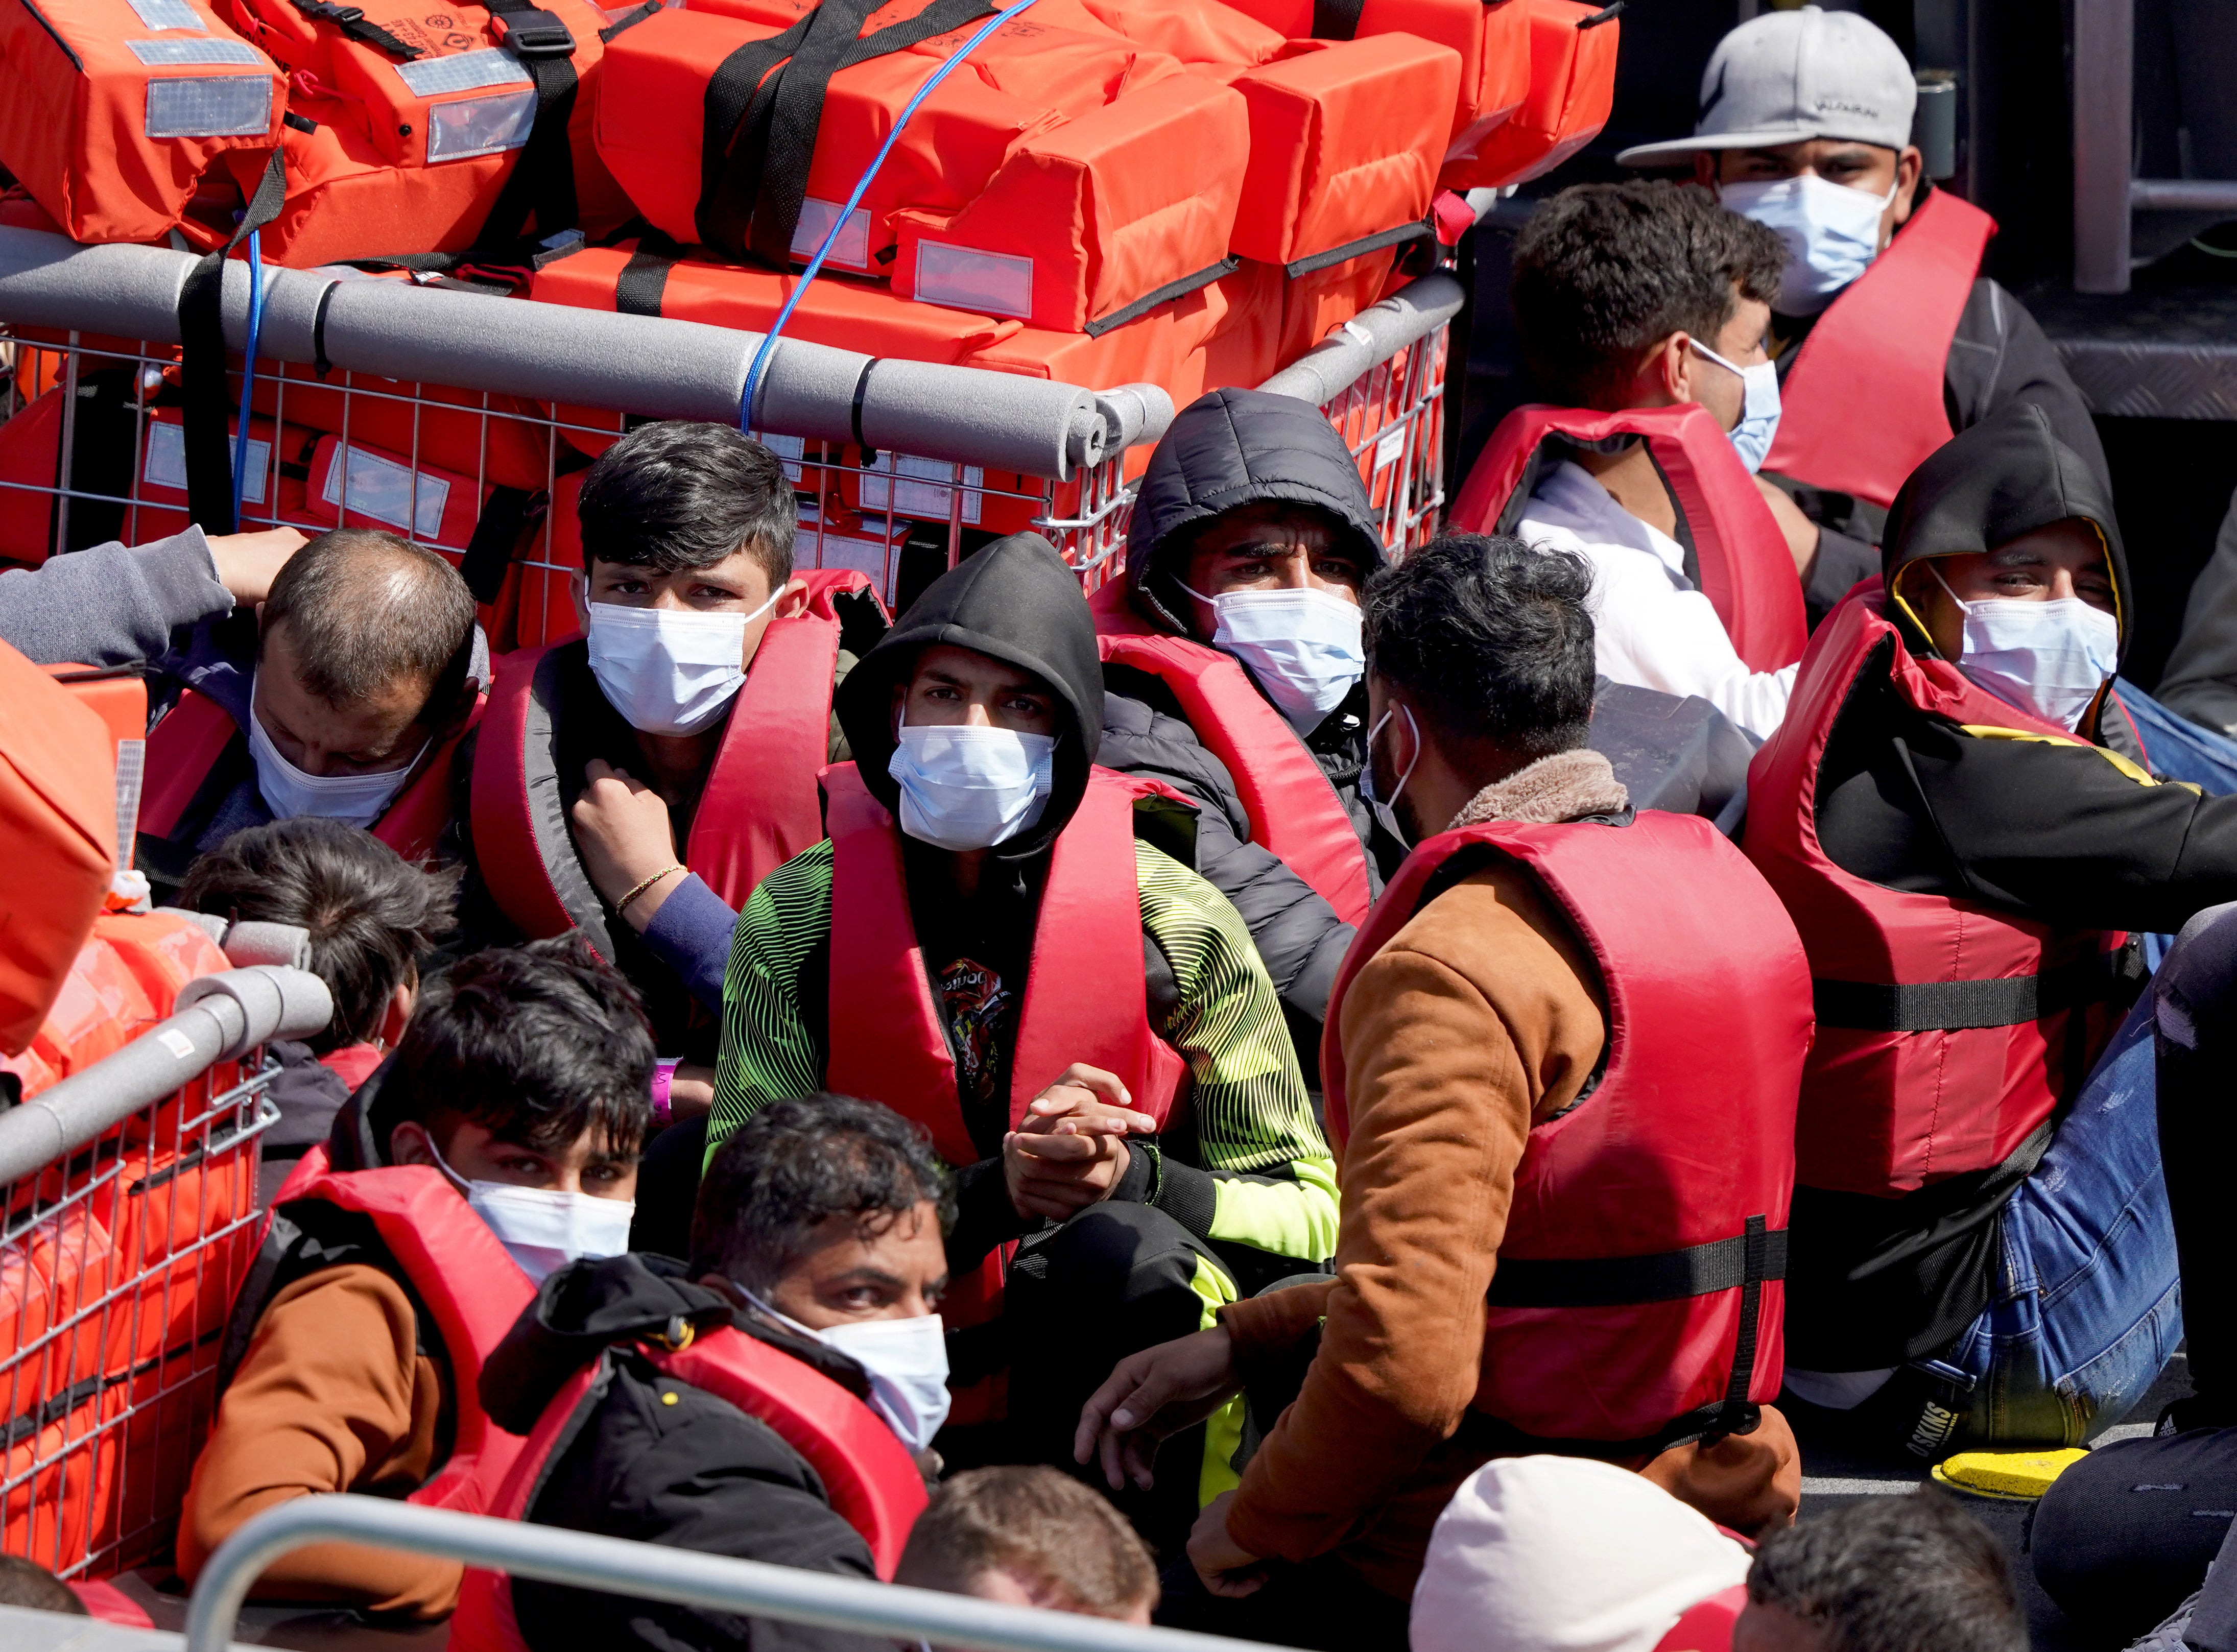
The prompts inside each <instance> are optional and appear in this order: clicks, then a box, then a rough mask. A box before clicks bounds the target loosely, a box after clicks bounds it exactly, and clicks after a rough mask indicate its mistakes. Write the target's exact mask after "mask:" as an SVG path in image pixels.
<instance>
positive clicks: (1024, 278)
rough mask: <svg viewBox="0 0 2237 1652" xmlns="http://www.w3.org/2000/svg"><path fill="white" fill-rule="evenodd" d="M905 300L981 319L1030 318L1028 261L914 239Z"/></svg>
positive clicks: (1030, 276)
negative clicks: (910, 289) (912, 283)
mask: <svg viewBox="0 0 2237 1652" xmlns="http://www.w3.org/2000/svg"><path fill="white" fill-rule="evenodd" d="M910 296H911V297H912V298H914V299H916V300H917V302H918V303H920V304H945V305H947V306H951V307H952V308H954V309H958V310H976V311H978V312H979V313H980V314H982V315H1014V316H1020V317H1024V316H1030V315H1031V314H1033V260H1031V259H1030V258H1019V257H1017V256H1015V255H1013V254H1012V253H982V252H980V251H978V250H976V249H975V248H973V247H950V246H948V245H947V244H946V243H945V242H942V241H919V242H918V243H917V248H916V291H915V292H914V293H912V294H910Z"/></svg>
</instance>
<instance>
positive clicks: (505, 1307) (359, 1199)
mask: <svg viewBox="0 0 2237 1652" xmlns="http://www.w3.org/2000/svg"><path fill="white" fill-rule="evenodd" d="M314 1158H315V1159H316V1160H317V1161H318V1165H317V1166H315V1167H314V1166H313V1159H314ZM324 1160H325V1155H324V1154H323V1153H322V1152H320V1151H318V1150H316V1149H314V1150H313V1153H312V1154H307V1155H305V1158H304V1163H303V1164H302V1165H300V1166H299V1167H298V1168H297V1170H296V1172H295V1173H294V1175H290V1176H289V1177H288V1179H287V1184H286V1185H285V1186H284V1187H283V1188H282V1189H281V1193H282V1195H283V1198H282V1200H281V1201H279V1202H277V1203H275V1205H274V1210H275V1213H277V1214H285V1209H286V1207H287V1205H288V1204H291V1203H300V1202H303V1201H317V1202H319V1203H321V1204H327V1205H332V1206H333V1207H334V1208H337V1209H340V1210H346V1211H351V1212H354V1213H355V1214H359V1215H361V1216H365V1217H366V1218H368V1219H370V1221H372V1223H373V1228H374V1231H375V1232H377V1233H378V1234H379V1236H380V1242H381V1244H382V1246H383V1247H385V1248H386V1250H387V1252H388V1254H389V1256H390V1258H391V1259H392V1260H393V1261H394V1262H395V1264H396V1267H397V1270H398V1271H399V1273H401V1274H403V1276H404V1279H405V1280H406V1283H407V1284H408V1285H409V1286H410V1287H411V1289H412V1293H413V1294H414V1295H415V1296H416V1297H417V1298H418V1300H419V1303H420V1304H421V1305H424V1306H426V1310H427V1313H428V1314H429V1315H430V1316H431V1317H432V1319H433V1320H434V1327H433V1328H434V1331H435V1334H436V1338H437V1339H439V1342H440V1344H441V1346H442V1350H443V1353H444V1357H445V1359H447V1360H448V1362H449V1366H450V1372H449V1376H450V1385H451V1395H450V1398H451V1405H452V1412H453V1414H454V1416H455V1418H456V1422H455V1424H454V1425H453V1432H452V1446H451V1454H450V1456H449V1457H448V1458H445V1460H444V1462H443V1464H442V1465H441V1467H439V1469H437V1470H436V1471H435V1472H434V1473H433V1474H432V1475H431V1476H429V1477H428V1479H427V1481H426V1484H423V1485H422V1486H420V1487H419V1490H418V1491H414V1492H412V1495H411V1496H410V1497H407V1498H406V1502H409V1503H416V1504H420V1505H421V1506H422V1507H425V1508H431V1509H456V1510H459V1511H461V1512H462V1513H465V1514H480V1513H483V1512H485V1510H488V1509H489V1508H490V1506H491V1500H492V1497H493V1496H494V1494H495V1492H496V1489H497V1487H498V1485H499V1484H501V1483H502V1482H503V1481H504V1479H505V1472H506V1471H507V1470H509V1469H510V1468H511V1466H512V1462H513V1458H516V1457H517V1456H518V1455H519V1452H520V1448H521V1442H520V1440H519V1439H518V1438H517V1437H515V1436H513V1435H511V1434H508V1433H506V1432H505V1431H504V1430H502V1429H500V1428H498V1427H497V1426H496V1425H494V1424H492V1422H491V1421H490V1419H489V1416H488V1414H487V1413H486V1412H484V1411H483V1410H482V1405H481V1396H480V1392H479V1388H478V1383H479V1380H480V1376H481V1368H482V1362H483V1361H484V1360H485V1359H488V1358H489V1356H490V1354H491V1353H492V1352H493V1351H494V1350H495V1349H496V1347H497V1345H498V1343H500V1342H502V1341H503V1340H504V1339H505V1333H506V1332H508V1331H510V1330H511V1329H512V1323H513V1321H514V1320H518V1318H519V1317H520V1315H521V1313H522V1312H523V1311H524V1310H525V1308H526V1307H527V1306H528V1305H529V1303H530V1302H531V1301H533V1300H535V1297H536V1287H535V1285H534V1284H533V1283H531V1281H530V1280H529V1277H528V1275H527V1274H524V1273H522V1272H521V1271H520V1267H519V1266H518V1264H517V1263H516V1262H514V1260H512V1258H511V1256H509V1255H507V1254H505V1247H504V1246H503V1245H501V1244H499V1243H498V1238H497V1235H496V1234H492V1232H491V1231H490V1230H489V1227H488V1225H487V1224H486V1223H485V1222H484V1221H482V1219H481V1218H480V1217H479V1216H478V1215H476V1214H474V1213H473V1210H472V1208H471V1207H469V1206H468V1205H467V1203H466V1201H465V1200H464V1199H462V1198H460V1197H459V1195H458V1193H457V1192H456V1190H455V1189H453V1188H452V1186H451V1184H450V1183H449V1182H448V1181H445V1179H444V1177H443V1174H442V1172H441V1171H439V1170H435V1169H432V1168H428V1167H426V1166H425V1165H392V1166H386V1167H383V1168H379V1169H377V1170H353V1171H347V1172H326V1173H324V1174H320V1171H321V1169H322V1168H323V1165H324ZM306 1172H309V1174H308V1175H306V1174H305V1173H306ZM270 1250H271V1244H270V1241H267V1256H268V1255H269V1254H270ZM277 1283H279V1282H278V1281H275V1280H274V1276H273V1274H272V1271H271V1270H270V1269H269V1268H267V1267H262V1266H260V1267H259V1268H258V1269H257V1270H256V1271H255V1272H254V1274H252V1275H251V1276H250V1280H249V1283H248V1286H247V1291H250V1292H256V1293H258V1296H259V1298H260V1300H254V1302H253V1303H252V1304H250V1305H247V1306H246V1308H245V1311H244V1309H243V1307H240V1306H237V1307H236V1309H235V1320H234V1326H235V1333H234V1337H233V1338H232V1339H229V1340H230V1341H232V1342H235V1343H239V1344H240V1346H239V1347H238V1348H237V1349H235V1348H233V1347H229V1348H228V1353H234V1354H235V1356H236V1357H237V1354H238V1353H245V1352H246V1343H245V1341H243V1340H242V1339H241V1335H240V1333H241V1331H243V1330H247V1329H249V1328H251V1327H253V1326H254V1324H255V1323H256V1322H257V1321H258V1320H261V1317H262V1315H263V1312H264V1310H265V1308H266V1307H267V1306H268V1305H269V1303H270V1300H271V1298H272V1296H274V1295H276V1294H277V1293H278V1292H277V1289H276V1288H274V1287H275V1285H276V1284H277ZM229 1375H230V1373H229V1372H228V1376H229Z"/></svg>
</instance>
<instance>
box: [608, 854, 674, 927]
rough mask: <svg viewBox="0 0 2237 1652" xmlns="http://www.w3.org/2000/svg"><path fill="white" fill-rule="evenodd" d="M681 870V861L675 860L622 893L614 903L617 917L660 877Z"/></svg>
mask: <svg viewBox="0 0 2237 1652" xmlns="http://www.w3.org/2000/svg"><path fill="white" fill-rule="evenodd" d="M682 871H683V862H681V861H678V862H676V865H672V866H663V867H662V868H661V869H660V870H659V871H658V872H655V873H653V874H652V876H651V877H650V878H648V879H645V880H644V881H643V883H641V884H639V885H637V887H636V888H634V889H632V890H630V892H629V893H628V894H626V895H624V896H623V897H622V898H620V899H619V900H617V901H616V902H615V903H614V912H615V915H616V916H617V917H618V916H619V915H620V914H621V913H623V912H627V911H628V910H629V904H630V902H631V901H633V900H635V899H636V898H637V897H638V896H639V895H642V894H643V893H644V892H645V891H646V890H648V889H650V888H651V887H652V886H653V885H655V884H657V883H658V882H659V881H660V880H661V879H663V878H665V877H667V876H668V874H669V873H670V872H682Z"/></svg>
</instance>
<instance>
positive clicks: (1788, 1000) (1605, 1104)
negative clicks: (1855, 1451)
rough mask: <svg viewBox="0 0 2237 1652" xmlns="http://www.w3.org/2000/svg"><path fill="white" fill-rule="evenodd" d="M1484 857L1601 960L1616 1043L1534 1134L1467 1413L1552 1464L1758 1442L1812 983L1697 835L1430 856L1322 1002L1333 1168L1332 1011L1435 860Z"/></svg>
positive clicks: (1775, 1333)
mask: <svg viewBox="0 0 2237 1652" xmlns="http://www.w3.org/2000/svg"><path fill="white" fill-rule="evenodd" d="M1486 851H1488V852H1491V853H1492V856H1493V858H1496V857H1498V856H1505V857H1508V858H1510V859H1512V860H1514V862H1516V863H1519V864H1520V865H1521V867H1522V868H1523V869H1524V870H1526V871H1527V872H1529V874H1530V875H1531V876H1532V877H1533V878H1534V879H1535V880H1536V882H1537V884H1538V885H1539V886H1540V887H1541V889H1542V890H1544V892H1546V895H1547V899H1548V901H1549V902H1550V903H1551V905H1553V907H1554V910H1555V911H1556V912H1559V913H1560V914H1561V916H1562V917H1563V918H1566V919H1567V922H1568V924H1569V925H1570V927H1571V928H1572V929H1573V930H1574V931H1575V932H1576V934H1577V936H1578V937H1579V938H1580V939H1581V940H1582V941H1583V942H1584V944H1585V945H1586V946H1587V948H1588V949H1590V951H1591V953H1592V956H1593V959H1594V964H1596V965H1597V966H1598V975H1599V981H1600V988H1601V990H1602V991H1603V992H1604V993H1605V994H1606V997H1607V1055H1606V1057H1605V1064H1604V1066H1603V1069H1602V1070H1601V1073H1600V1082H1599V1083H1598V1084H1597V1085H1596V1086H1595V1087H1594V1088H1593V1089H1592V1090H1591V1091H1590V1092H1589V1093H1588V1094H1586V1095H1584V1096H1581V1097H1580V1099H1579V1100H1578V1101H1577V1102H1575V1103H1574V1104H1573V1105H1572V1106H1570V1107H1569V1108H1567V1109H1566V1110H1564V1111H1562V1112H1561V1113H1559V1114H1556V1115H1555V1116H1553V1117H1551V1118H1548V1119H1545V1120H1541V1121H1540V1122H1536V1123H1534V1124H1533V1125H1532V1126H1531V1129H1530V1134H1529V1136H1528V1140H1527V1141H1526V1142H1525V1143H1524V1146H1523V1149H1522V1161H1521V1164H1520V1165H1519V1166H1518V1167H1517V1168H1516V1169H1515V1173H1514V1201H1513V1203H1512V1205H1511V1207H1510V1209H1509V1214H1508V1222H1507V1234H1506V1237H1505V1238H1503V1239H1502V1240H1501V1241H1500V1246H1499V1267H1498V1270H1497V1272H1496V1273H1495V1274H1494V1275H1493V1278H1492V1283H1491V1293H1490V1299H1489V1303H1488V1307H1487V1310H1486V1313H1485V1316H1484V1339H1483V1353H1482V1375H1481V1380H1480V1383H1479V1385H1478V1387H1477V1390H1476V1399H1475V1405H1476V1409H1477V1410H1478V1411H1479V1412H1483V1413H1488V1416H1489V1417H1490V1418H1494V1419H1495V1420H1496V1423H1497V1424H1499V1425H1503V1426H1504V1428H1505V1429H1506V1430H1508V1431H1513V1432H1515V1433H1519V1434H1521V1435H1522V1436H1525V1437H1527V1438H1528V1439H1530V1440H1533V1441H1535V1442H1538V1443H1539V1444H1538V1449H1540V1450H1547V1449H1552V1450H1556V1451H1559V1450H1561V1449H1562V1448H1563V1447H1564V1446H1570V1447H1578V1446H1586V1445H1597V1446H1599V1447H1601V1448H1606V1447H1607V1446H1611V1445H1616V1446H1622V1447H1624V1448H1626V1449H1627V1450H1631V1451H1660V1450H1662V1449H1664V1448H1666V1447H1667V1446H1669V1445H1675V1444H1679V1443H1681V1442H1682V1441H1685V1440H1689V1439H1697V1438H1701V1437H1702V1435H1704V1434H1705V1433H1724V1432H1746V1431H1747V1429H1748V1428H1750V1427H1752V1426H1753V1424H1752V1421H1751V1420H1750V1418H1751V1417H1752V1405H1754V1404H1755V1403H1757V1402H1760V1401H1766V1400H1770V1399H1774V1398H1776V1397H1777V1395H1778V1388H1779V1382H1780V1379H1781V1377H1782V1375H1783V1372H1784V1368H1785V1353H1784V1351H1785V1335H1784V1328H1785V1319H1784V1306H1785V1302H1784V1292H1785V1287H1784V1285H1783V1284H1782V1283H1781V1282H1780V1281H1781V1280H1784V1278H1785V1227H1786V1217H1787V1206H1788V1202H1789V1201H1790V1199H1791V1198H1792V1194H1793V1190H1794V1156H1793V1139H1794V1137H1793V1133H1794V1096H1795V1089H1796V1086H1797V1084H1798V1082H1799V1081H1800V1077H1801V1072H1802V1058H1803V1053H1804V1051H1805V1050H1807V1049H1808V1048H1809V1044H1810V984H1809V968H1808V965H1807V964H1806V963H1805V960H1804V958H1803V953H1802V945H1801V943H1800V942H1799V941H1798V939H1797V938H1796V937H1795V933H1794V925H1793V924H1792V922H1790V921H1789V920H1788V918H1787V916H1786V913H1785V912H1784V911H1783V910H1781V908H1780V906H1779V904H1778V898H1777V897H1776V896H1774V895H1773V894H1772V892H1771V889H1770V888H1769V886H1768V885H1765V882H1764V880H1763V879H1762V878H1761V877H1760V876H1759V874H1758V873H1757V872H1756V871H1755V869H1754V868H1753V867H1752V866H1750V865H1748V864H1747V862H1746V860H1745V859H1744V858H1743V857H1742V856H1741V854H1740V852H1739V850H1737V849H1735V848H1734V847H1733V846H1732V845H1731V844H1730V843H1729V842H1727V841H1726V839H1725V838H1724V836H1723V834H1721V833H1719V832H1718V831H1717V829H1716V828H1715V827H1714V826H1711V825H1710V824H1709V823H1708V822H1707V821H1706V820H1703V819H1698V818H1696V817H1694V816H1693V815H1680V814H1665V813H1661V812H1660V811H1658V810H1653V809H1647V810H1642V811H1640V813H1639V814H1638V815H1637V816H1636V817H1635V818H1634V819H1633V822H1632V824H1631V825H1629V826H1607V825H1602V824H1594V823H1584V822H1580V823H1577V824H1574V825H1562V826H1523V825H1520V824H1518V823H1516V822H1514V821H1508V820H1501V821H1491V822H1488V823H1486V824H1483V825H1480V826H1462V827H1460V828H1458V829H1457V830H1455V831H1451V832H1444V833H1439V834H1438V835H1436V836H1435V837H1434V838H1430V839H1426V840H1425V841H1423V842H1422V844H1420V845H1419V846H1416V847H1415V850H1414V852H1413V853H1412V854H1410V855H1409V856H1408V857H1407V859H1406V864H1405V865H1403V866H1402V867H1400V868H1399V871H1398V874H1397V876H1396V877H1395V878H1393V879H1391V880H1390V883H1389V886H1388V887H1386V888H1385V889H1384V891H1383V892H1382V898H1381V899H1380V900H1378V901H1376V905H1375V911H1374V912H1373V913H1372V914H1371V915H1370V916H1369V918H1368V921H1367V924H1366V925H1365V926H1364V927H1363V929H1362V930H1361V931H1360V932H1359V934H1358V936H1357V938H1355V939H1354V940H1353V942H1352V944H1351V950H1350V951H1349V952H1347V953H1346V954H1345V955H1344V960H1343V968H1342V969H1341V970H1340V971H1338V972H1337V975H1336V986H1335V989H1334V991H1332V992H1331V993H1330V1004H1329V1017H1328V1024H1327V1028H1326V1030H1325V1031H1324V1033H1323V1041H1322V1046H1321V1077H1322V1081H1323V1084H1324V1085H1325V1086H1326V1096H1327V1106H1328V1127H1329V1136H1330V1141H1331V1142H1333V1143H1335V1145H1336V1151H1337V1153H1338V1154H1339V1155H1343V1153H1344V1152H1345V1150H1346V1146H1345V1144H1346V1139H1347V1137H1348V1136H1349V1134H1350V1129H1351V1120H1350V1114H1349V1096H1348V1093H1347V1090H1348V1078H1347V1074H1348V1069H1347V1068H1346V1066H1345V1064H1344V1047H1343V1016H1342V1014H1341V1008H1342V1005H1343V999H1344V995H1345V994H1346V993H1347V992H1348V991H1349V990H1350V986H1351V983H1352V980H1353V978H1354V977H1356V975H1357V974H1358V973H1359V971H1360V970H1361V969H1362V968H1363V967H1364V966H1365V964H1367V962H1368V960H1369V959H1370V958H1374V957H1375V955H1376V953H1377V952H1379V951H1382V949H1383V947H1384V946H1386V945H1388V944H1389V943H1390V941H1391V939H1392V938H1393V937H1395V936H1396V935H1397V934H1398V932H1399V931H1401V930H1402V929H1403V928H1404V927H1405V926H1406V925H1407V924H1408V923H1409V922H1410V921H1411V920H1412V918H1414V916H1415V913H1416V912H1418V911H1420V910H1421V908H1422V905H1423V898H1424V893H1425V892H1426V891H1427V890H1428V889H1429V887H1430V885H1431V883H1432V880H1433V879H1435V878H1436V876H1437V874H1438V872H1439V871H1440V870H1441V869H1442V868H1444V867H1446V866H1447V865H1448V864H1449V863H1451V862H1452V861H1453V859H1454V858H1455V856H1459V855H1462V854H1466V853H1470V852H1475V853H1482V852H1486ZM1711 1144H1713V1146H1712V1145H1711ZM1338 1164H1339V1169H1338V1176H1339V1185H1340V1184H1341V1176H1342V1169H1341V1166H1342V1159H1341V1157H1340V1158H1339V1161H1338ZM1585 1454H1592V1453H1591V1452H1590V1451H1589V1450H1588V1451H1586V1453H1585ZM1600 1454H1602V1455H1606V1454H1607V1452H1606V1451H1605V1450H1604V1449H1603V1450H1602V1451H1601V1452H1600Z"/></svg>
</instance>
